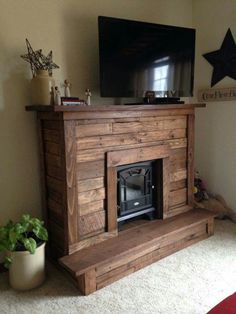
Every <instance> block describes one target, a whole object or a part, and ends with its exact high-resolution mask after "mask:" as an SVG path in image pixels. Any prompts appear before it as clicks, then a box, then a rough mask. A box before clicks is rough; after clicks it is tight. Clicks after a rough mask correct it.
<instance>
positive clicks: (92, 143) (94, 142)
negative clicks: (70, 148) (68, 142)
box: [77, 129, 186, 149]
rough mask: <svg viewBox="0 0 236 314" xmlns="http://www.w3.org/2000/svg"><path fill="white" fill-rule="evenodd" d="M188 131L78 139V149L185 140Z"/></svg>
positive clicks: (165, 131)
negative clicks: (177, 139)
mask: <svg viewBox="0 0 236 314" xmlns="http://www.w3.org/2000/svg"><path fill="white" fill-rule="evenodd" d="M185 137H186V129H174V130H163V131H153V132H140V133H127V134H121V135H120V134H118V135H117V134H115V135H104V136H91V137H85V138H78V139H77V146H78V149H90V148H102V147H110V146H113V147H115V146H120V145H132V144H138V143H147V142H153V141H160V140H168V139H176V138H185Z"/></svg>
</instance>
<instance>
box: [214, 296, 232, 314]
mask: <svg viewBox="0 0 236 314" xmlns="http://www.w3.org/2000/svg"><path fill="white" fill-rule="evenodd" d="M208 314H236V293H234V294H232V295H231V296H229V297H228V298H226V299H224V300H223V301H222V302H220V303H219V304H217V305H216V306H215V307H214V308H213V309H212V310H210V312H208Z"/></svg>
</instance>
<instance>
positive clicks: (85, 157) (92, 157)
mask: <svg viewBox="0 0 236 314" xmlns="http://www.w3.org/2000/svg"><path fill="white" fill-rule="evenodd" d="M158 145H168V146H169V147H170V149H177V148H185V147H187V139H186V138H179V139H171V140H163V141H154V142H147V143H138V144H137V143H135V144H130V145H129V146H127V145H119V146H112V145H111V146H109V147H104V148H92V149H83V150H80V147H79V146H78V145H77V162H78V163H82V162H89V161H96V160H103V159H104V156H105V154H106V152H107V151H115V150H124V149H127V148H129V149H131V148H138V147H140V148H141V147H146V146H158Z"/></svg>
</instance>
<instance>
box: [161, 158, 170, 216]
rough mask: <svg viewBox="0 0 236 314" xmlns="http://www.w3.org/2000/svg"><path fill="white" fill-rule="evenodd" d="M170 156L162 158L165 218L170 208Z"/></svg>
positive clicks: (163, 210)
mask: <svg viewBox="0 0 236 314" xmlns="http://www.w3.org/2000/svg"><path fill="white" fill-rule="evenodd" d="M169 164H170V158H169V157H166V158H163V160H162V167H163V169H162V174H163V178H162V184H163V195H162V217H163V218H165V213H166V212H167V211H168V210H169V206H170V205H169V195H170V174H169V168H170V167H169Z"/></svg>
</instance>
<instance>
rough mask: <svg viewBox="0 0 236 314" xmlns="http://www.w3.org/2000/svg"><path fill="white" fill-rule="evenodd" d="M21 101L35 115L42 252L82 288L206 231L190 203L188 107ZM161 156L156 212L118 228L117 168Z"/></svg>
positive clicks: (207, 224)
mask: <svg viewBox="0 0 236 314" xmlns="http://www.w3.org/2000/svg"><path fill="white" fill-rule="evenodd" d="M203 106H204V105H194V104H192V105H143V106H106V107H105V106H97V107H63V106H55V107H52V106H28V107H27V110H36V111H37V117H38V126H39V135H40V149H41V154H40V155H41V167H42V183H43V184H42V187H43V201H44V203H43V204H44V219H45V221H46V223H47V226H48V229H49V236H50V241H49V246H48V251H49V253H50V256H51V257H53V258H54V259H56V260H57V259H58V258H60V264H61V265H62V266H63V267H64V268H66V269H67V270H68V272H69V273H70V274H72V277H73V278H74V280H75V281H76V283H77V285H78V288H79V289H80V290H81V291H82V293H84V294H89V293H91V292H93V291H95V290H97V289H99V288H102V287H104V286H105V285H108V284H109V283H111V282H113V281H115V280H117V279H119V278H121V277H123V276H125V275H127V274H129V273H131V272H133V271H135V270H138V269H140V268H142V267H144V266H145V265H148V264H150V263H152V262H154V261H156V260H158V259H160V258H162V257H164V256H166V255H169V254H171V253H172V252H175V251H177V250H179V249H181V248H183V247H186V246H187V245H190V244H192V243H194V242H196V241H199V240H201V239H203V238H206V237H207V236H209V235H211V234H212V233H213V215H212V214H209V213H208V212H206V211H203V210H201V211H200V210H196V209H194V210H193V181H194V163H193V148H194V147H193V146H194V144H193V141H194V110H195V107H203ZM157 159H161V160H162V167H163V169H162V170H163V195H162V213H163V214H162V219H158V220H155V221H152V222H146V223H145V224H138V225H136V226H134V227H133V228H131V229H130V228H129V229H128V230H126V231H122V232H119V233H118V227H117V195H116V194H117V193H116V191H117V182H116V180H117V175H116V173H117V167H118V166H121V165H126V164H132V163H137V162H141V161H147V160H157Z"/></svg>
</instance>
